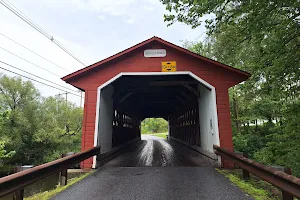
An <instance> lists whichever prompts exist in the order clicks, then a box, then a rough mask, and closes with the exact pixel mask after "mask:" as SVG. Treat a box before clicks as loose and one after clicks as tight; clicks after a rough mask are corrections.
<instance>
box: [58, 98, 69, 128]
mask: <svg viewBox="0 0 300 200" xmlns="http://www.w3.org/2000/svg"><path fill="white" fill-rule="evenodd" d="M68 93H69V92H65V93H58V94H57V95H55V96H58V97H60V95H64V94H65V95H66V110H65V117H64V118H65V129H66V133H68V132H69V127H68V119H67V110H68ZM57 112H59V100H58V104H57Z"/></svg>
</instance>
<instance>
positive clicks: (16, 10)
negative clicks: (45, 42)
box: [0, 0, 86, 66]
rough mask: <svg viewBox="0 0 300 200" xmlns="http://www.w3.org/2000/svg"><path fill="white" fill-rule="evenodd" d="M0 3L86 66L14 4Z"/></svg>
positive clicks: (0, 1) (1, 0) (2, 0)
mask: <svg viewBox="0 0 300 200" xmlns="http://www.w3.org/2000/svg"><path fill="white" fill-rule="evenodd" d="M0 3H1V4H2V5H3V6H5V7H6V8H7V9H8V10H10V11H11V12H13V13H14V14H15V15H16V16H18V17H19V18H20V19H22V20H23V21H24V22H26V23H27V24H28V25H30V26H31V27H32V28H34V29H35V30H37V31H38V32H40V33H41V34H42V35H44V36H45V37H47V38H48V39H49V40H50V41H52V42H53V43H54V44H56V45H57V46H58V47H59V48H61V49H62V50H63V51H64V52H66V53H67V54H68V55H69V56H71V57H72V58H74V59H75V60H76V61H77V62H79V63H81V64H82V65H84V66H86V64H84V63H83V62H82V61H81V60H80V59H79V58H77V57H78V56H76V55H75V54H74V53H72V52H71V51H70V50H69V49H68V48H66V47H64V46H63V45H62V44H61V43H60V42H59V41H58V40H56V39H54V37H53V36H52V35H50V34H49V33H47V32H46V31H45V30H43V29H42V28H41V27H40V26H39V25H37V24H36V23H34V22H33V21H32V20H31V19H30V18H29V17H27V16H26V15H25V14H24V13H22V12H21V11H20V10H19V9H17V8H16V7H15V6H14V5H12V4H11V3H10V2H8V1H7V2H5V1H4V0H0Z"/></svg>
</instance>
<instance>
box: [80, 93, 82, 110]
mask: <svg viewBox="0 0 300 200" xmlns="http://www.w3.org/2000/svg"><path fill="white" fill-rule="evenodd" d="M80 108H82V91H81V92H80Z"/></svg>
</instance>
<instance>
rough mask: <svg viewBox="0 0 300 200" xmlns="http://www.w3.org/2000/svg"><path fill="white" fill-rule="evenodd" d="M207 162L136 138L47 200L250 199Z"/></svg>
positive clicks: (175, 147) (189, 152) (175, 148)
mask: <svg viewBox="0 0 300 200" xmlns="http://www.w3.org/2000/svg"><path fill="white" fill-rule="evenodd" d="M148 166H152V167H148ZM212 166H213V162H212V161H211V160H210V159H207V158H206V157H205V156H202V155H201V154H199V153H197V152H195V151H194V150H191V149H189V148H187V147H185V146H183V145H181V144H178V143H176V142H171V141H166V140H147V141H140V142H137V143H135V144H133V145H130V146H129V147H128V148H126V149H125V150H124V151H123V152H122V154H120V155H119V156H117V157H116V158H114V159H113V160H111V161H110V162H108V163H107V164H105V165H104V166H103V167H100V168H99V169H98V170H97V171H96V172H95V173H93V174H92V175H90V176H88V177H87V178H85V179H84V180H82V181H80V182H79V183H76V184H75V185H73V186H71V187H69V188H68V189H67V190H65V191H64V192H62V193H60V194H59V195H57V196H56V197H54V198H53V200H69V199H70V200H71V199H72V200H73V199H87V200H94V199H110V200H111V199H126V200H130V199H143V200H147V199H168V200H169V199H172V200H173V199H189V200H190V199H203V200H206V199H207V200H211V199H220V200H221V199H222V200H224V199H230V200H235V199H236V200H243V199H251V198H250V197H248V196H246V195H245V194H244V193H243V192H241V191H240V190H239V189H238V188H237V187H235V186H233V185H232V184H231V183H230V181H229V180H227V179H226V178H225V177H224V176H223V175H221V174H219V173H218V172H216V171H215V169H214V168H213V167H212Z"/></svg>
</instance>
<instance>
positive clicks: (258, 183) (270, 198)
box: [216, 169, 282, 200]
mask: <svg viewBox="0 0 300 200" xmlns="http://www.w3.org/2000/svg"><path fill="white" fill-rule="evenodd" d="M216 170H217V171H218V172H219V173H221V174H223V175H224V176H226V177H227V178H228V179H229V180H230V181H231V182H232V183H233V184H234V185H236V186H237V187H239V188H240V189H241V190H242V191H244V192H245V193H247V194H249V195H250V196H251V197H253V198H254V199H255V200H280V199H281V198H282V197H281V192H280V191H279V190H278V189H277V188H275V187H274V186H272V185H271V184H269V183H267V182H265V181H262V180H260V179H258V178H256V177H254V176H251V178H250V180H248V181H245V180H243V179H242V174H241V170H220V169H216Z"/></svg>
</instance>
